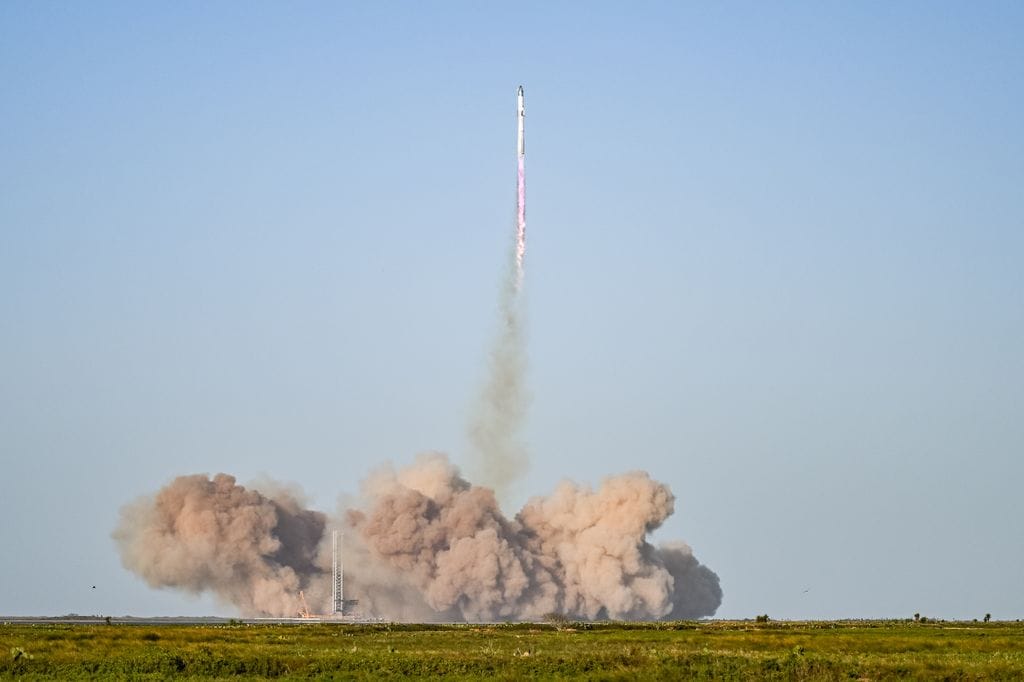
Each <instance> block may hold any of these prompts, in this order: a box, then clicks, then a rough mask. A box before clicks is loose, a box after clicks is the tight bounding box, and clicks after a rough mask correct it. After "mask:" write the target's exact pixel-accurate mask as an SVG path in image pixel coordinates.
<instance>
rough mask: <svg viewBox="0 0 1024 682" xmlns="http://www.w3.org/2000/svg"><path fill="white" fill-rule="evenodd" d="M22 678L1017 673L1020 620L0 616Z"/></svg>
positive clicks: (13, 670)
mask: <svg viewBox="0 0 1024 682" xmlns="http://www.w3.org/2000/svg"><path fill="white" fill-rule="evenodd" d="M0 657H2V658H0V677H2V678H8V677H18V678H21V679H81V678H89V679H97V678H102V679H109V678H115V679H132V680H136V679H165V678H167V677H171V676H180V677H183V678H190V679H213V678H223V677H234V678H264V677H278V678H283V679H292V678H310V677H323V678H334V679H367V680H369V679H379V678H382V677H407V676H421V677H431V678H434V677H447V678H450V679H464V680H471V679H495V678H497V679H521V678H526V677H534V678H586V679H621V680H634V679H664V680H678V679H694V678H697V679H702V678H703V679H709V678H714V679H737V680H739V679H780V680H781V679H801V680H889V679H949V680H982V679H984V680H992V679H1022V678H1024V623H1019V622H1015V623H975V622H938V623H934V622H929V623H915V622H908V621H843V622H778V623H776V622H770V623H753V622H743V621H709V622H679V623H651V624H630V623H575V624H573V623H564V624H561V625H560V626H559V627H555V626H553V625H547V624H512V625H439V626H432V625H395V624H391V625H388V624H372V625H351V624H333V623H321V624H290V625H282V624H255V623H253V624H246V623H242V624H234V623H231V624H216V625H180V624H168V625H126V624H116V623H115V624H111V625H106V624H105V623H100V624H84V625H83V624H78V625H71V624H56V623H45V624H0Z"/></svg>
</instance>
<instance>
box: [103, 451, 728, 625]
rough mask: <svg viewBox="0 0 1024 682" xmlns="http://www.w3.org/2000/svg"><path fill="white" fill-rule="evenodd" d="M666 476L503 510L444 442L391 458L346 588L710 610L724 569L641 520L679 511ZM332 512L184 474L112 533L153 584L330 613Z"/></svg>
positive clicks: (566, 487)
mask: <svg viewBox="0 0 1024 682" xmlns="http://www.w3.org/2000/svg"><path fill="white" fill-rule="evenodd" d="M673 507H674V497H673V495H672V493H671V492H670V491H669V489H668V487H667V486H665V485H663V484H661V483H658V482H656V481H654V480H652V479H651V478H650V477H649V476H648V475H647V474H645V473H642V472H634V473H629V474H625V475H621V476H616V477H612V478H608V479H606V480H605V481H604V482H603V483H602V484H601V486H600V487H599V488H598V489H597V490H591V489H590V488H587V487H585V486H579V485H576V484H573V483H568V482H566V483H563V484H562V485H560V486H559V487H558V488H557V489H556V490H555V492H554V493H553V494H552V495H550V496H549V497H537V498H534V499H531V500H530V501H529V502H527V504H526V505H525V506H524V507H523V509H522V510H521V511H520V512H519V514H517V515H516V516H515V518H512V519H508V518H506V517H505V516H504V515H503V514H502V513H501V511H500V509H499V507H498V504H497V502H496V500H495V496H494V492H493V491H492V490H491V489H489V488H484V487H478V486H473V485H471V484H470V483H469V482H467V481H466V480H465V479H463V478H462V477H461V476H460V475H459V473H458V471H457V470H456V468H455V467H454V466H452V465H451V464H450V463H449V462H448V460H447V458H445V457H444V456H443V455H439V454H432V455H423V456H421V457H420V458H419V459H418V460H417V461H416V463H415V464H414V465H412V466H410V467H408V468H405V469H402V470H398V471H395V470H394V469H390V468H386V469H382V470H381V471H379V472H377V473H376V474H374V475H373V476H371V477H370V478H369V479H368V480H367V481H365V482H364V484H363V490H362V499H361V501H360V502H359V503H358V504H356V505H354V506H352V507H351V508H349V509H347V510H345V511H344V512H343V514H342V518H341V519H339V520H338V521H337V522H336V524H335V525H336V526H337V527H339V528H340V529H342V530H343V531H344V533H345V568H346V587H347V595H346V596H348V597H354V598H357V599H359V600H360V604H359V610H360V611H361V612H362V613H363V614H364V615H366V616H373V617H383V618H387V619H391V620H415V621H431V620H470V621H493V620H521V619H525V620H532V619H539V618H542V617H544V616H545V615H546V614H548V613H561V614H564V615H567V616H572V617H579V618H588V619H598V618H614V619H665V618H672V619H679V618H697V617H702V616H709V615H712V614H713V613H714V612H715V610H716V609H717V608H718V606H719V604H720V603H721V599H722V591H721V588H720V587H719V583H718V577H717V576H716V575H715V574H714V573H713V572H712V571H710V570H709V569H708V568H707V567H705V566H703V565H701V564H700V563H699V562H698V561H697V560H696V559H695V558H694V557H693V554H692V553H691V551H690V548H689V547H687V546H686V545H683V544H675V545H669V546H664V547H654V546H653V545H651V544H650V543H649V542H648V541H647V535H648V534H649V533H650V532H651V531H653V530H654V529H656V528H657V527H658V526H660V525H661V524H662V523H663V522H664V520H665V519H666V518H667V517H668V516H669V515H670V514H672V512H673ZM325 528H326V524H325V517H324V515H322V514H320V513H319V512H315V511H309V510H304V509H301V508H299V507H298V505H297V503H296V501H295V499H294V498H293V497H291V496H288V495H281V496H275V497H272V498H271V497H266V496H264V495H262V494H261V493H259V492H256V491H253V490H246V489H245V488H243V487H241V486H238V485H236V484H235V482H234V479H233V478H231V477H230V476H226V475H223V474H221V475H218V476H216V477H215V478H214V479H213V480H210V479H208V478H206V477H205V476H187V477H182V478H178V479H175V480H174V481H173V482H172V483H171V484H170V485H168V486H167V487H166V488H164V489H163V490H161V491H160V492H159V493H157V495H155V496H154V497H153V498H146V499H142V500H139V501H137V502H136V503H134V504H133V505H131V506H129V507H127V508H126V509H125V510H124V512H123V514H122V519H121V525H120V526H119V527H118V529H117V530H116V531H115V533H114V537H115V538H116V540H117V542H118V544H119V547H120V549H121V555H122V561H123V562H124V564H125V566H126V567H127V568H129V569H130V570H132V571H134V572H136V573H138V574H139V575H141V576H142V577H143V578H145V579H146V580H147V582H149V583H150V584H151V585H154V586H158V587H178V588H181V589H185V590H189V591H192V592H199V591H203V590H210V591H213V592H214V593H216V594H217V595H219V596H220V597H221V598H222V599H224V600H225V601H227V602H229V603H231V604H234V605H235V606H237V607H238V608H239V610H240V611H241V612H242V613H243V614H244V615H247V616H253V615H274V616H290V615H294V614H295V613H296V612H297V611H298V608H299V601H298V591H299V590H305V591H306V593H307V597H309V603H310V606H311V607H312V608H313V610H314V611H317V610H319V611H321V612H327V610H328V606H329V604H328V602H329V599H328V595H329V591H330V584H329V583H330V578H329V576H330V565H329V563H330V557H329V551H325V550H326V549H327V548H326V547H325V546H324V545H325V544H326V543H328V542H329V538H328V536H329V533H326V532H325Z"/></svg>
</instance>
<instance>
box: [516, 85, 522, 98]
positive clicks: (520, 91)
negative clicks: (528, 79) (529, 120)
mask: <svg viewBox="0 0 1024 682" xmlns="http://www.w3.org/2000/svg"><path fill="white" fill-rule="evenodd" d="M516 94H517V95H519V96H520V97H522V96H523V86H522V85H520V86H519V91H518V92H517V93H516Z"/></svg>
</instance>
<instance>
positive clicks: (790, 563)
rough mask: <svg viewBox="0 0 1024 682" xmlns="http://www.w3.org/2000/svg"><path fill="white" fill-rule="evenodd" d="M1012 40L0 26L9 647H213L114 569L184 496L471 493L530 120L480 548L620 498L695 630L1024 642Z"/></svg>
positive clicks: (877, 8) (940, 18)
mask: <svg viewBox="0 0 1024 682" xmlns="http://www.w3.org/2000/svg"><path fill="white" fill-rule="evenodd" d="M1022 35H1024V5H1021V4H1020V3H1011V2H1005V3H1001V2H990V3H981V4H967V3H944V2H928V3H925V2H903V3H883V2H864V3H833V2H826V3H806V4H804V3H779V4H773V5H765V4H763V3H714V4H712V3H708V4H696V3H694V4H689V3H638V4H637V5H636V6H633V5H629V6H628V7H627V5H626V4H623V3H530V2H526V3H516V4H502V5H499V4H490V3H487V4H481V3H468V2H465V3H462V2H460V3H437V4H427V3H380V2H353V3H316V2H311V3H303V4H299V5H285V4H279V3H216V4H210V3H196V2H181V3H162V4H161V3H144V4H138V3H116V2H101V3H55V2H54V3H50V2H7V3H3V4H0V84H2V93H3V94H2V95H0V460H2V463H3V471H4V486H3V492H2V493H0V514H2V519H3V524H2V526H0V546H2V547H3V548H4V550H3V556H4V559H3V561H2V562H0V614H6V615H15V614H26V615H29V614H30V615H36V614H38V615H58V614H65V613H79V614H98V615H121V614H134V615H157V614H164V615H178V614H190V615H194V614H223V615H233V611H232V610H231V609H230V608H227V607H224V606H223V605H220V604H218V603H217V602H216V601H214V600H213V599H212V598H210V597H208V596H206V597H201V598H198V599H197V598H194V597H190V596H187V595H184V594H181V593H178V592H173V591H157V590H152V589H150V588H148V587H147V586H146V585H145V584H144V583H143V582H142V581H141V580H140V579H138V578H136V577H135V576H134V575H132V574H131V573H129V572H128V571H126V570H125V569H124V568H123V567H122V566H121V563H120V560H119V557H118V555H117V551H116V548H115V546H114V543H113V541H112V540H111V537H110V533H111V531H112V530H113V528H114V526H115V524H116V523H117V518H118V510H119V509H120V508H121V506H122V505H124V504H125V503H128V502H130V501H131V500H133V499H135V498H136V497H137V496H139V495H143V494H149V493H152V492H154V491H155V490H157V489H158V488H159V487H160V486H162V485H164V484H165V483H167V482H168V481H169V480H170V479H171V478H173V477H174V476H176V475H179V474H187V473H201V472H205V473H210V474H213V473H216V472H221V471H223V472H228V473H231V474H233V475H235V476H237V477H238V479H239V481H241V482H246V483H248V482H253V481H259V480H260V479H265V478H272V479H274V480H279V481H285V482H291V483H295V484H297V485H299V486H301V487H302V489H303V490H304V491H305V494H306V496H307V498H308V499H309V501H310V504H311V505H312V506H314V507H317V508H319V509H323V510H325V511H329V512H334V511H335V510H336V509H337V508H338V506H339V504H340V503H341V502H340V499H341V498H342V497H343V496H345V495H349V494H353V493H355V492H356V491H357V489H358V485H359V481H360V480H361V479H362V478H364V477H365V476H366V475H367V474H368V473H370V472H371V471H373V469H374V468H375V467H377V466H379V465H380V464H382V463H384V462H387V461H393V462H396V463H398V464H403V463H407V462H409V461H411V460H412V459H413V457H414V456H415V455H416V454H417V453H419V452H423V451H428V450H440V451H443V452H447V453H449V455H450V456H451V457H452V459H453V460H454V461H455V462H456V463H459V464H463V465H468V458H467V456H466V453H467V448H468V438H467V435H466V429H467V424H468V421H469V417H470V413H471V411H472V406H473V404H474V400H475V399H476V396H477V394H478V392H479V390H480V388H481V386H482V384H483V382H484V379H485V376H486V366H487V353H488V352H489V349H490V347H491V343H492V341H493V339H494V337H495V334H496V331H497V324H498V312H497V298H498V291H499V286H500V283H501V280H502V275H503V268H504V267H505V262H506V259H507V255H508V248H509V242H510V239H511V238H512V221H513V215H514V191H515V119H514V114H515V106H514V105H515V90H516V87H517V86H518V85H519V84H520V83H522V84H524V86H525V88H526V128H527V130H526V139H527V144H526V149H527V193H528V203H527V206H528V208H527V221H528V235H529V236H528V240H529V242H528V251H527V257H526V258H527V262H526V271H527V272H526V283H525V294H526V301H527V310H528V313H527V318H528V332H527V335H528V357H529V366H528V379H527V385H528V388H529V393H530V396H531V402H530V408H529V417H528V420H527V424H526V427H525V431H524V437H525V440H526V442H527V443H528V444H529V449H530V452H531V457H532V466H531V468H530V470H529V472H528V473H527V475H526V476H525V477H524V478H523V479H522V480H521V481H519V482H517V483H516V484H515V486H514V488H513V494H512V497H511V499H509V500H507V501H506V502H507V503H506V511H507V512H514V510H515V509H518V507H519V506H520V505H521V504H522V503H523V502H524V501H525V500H526V499H527V498H529V497H530V496H533V495H539V494H546V493H549V492H550V491H551V490H552V489H553V488H554V487H555V486H556V485H557V484H558V482H559V481H561V480H562V479H565V478H569V479H573V480H576V481H581V482H586V483H589V484H591V485H597V484H599V483H600V480H601V478H602V477H604V476H607V475H612V474H616V473H620V472H624V471H629V470H633V469H643V470H646V471H648V472H650V474H651V475H652V477H653V478H655V479H656V480H658V481H662V482H665V483H667V484H668V485H669V486H670V487H671V488H672V490H673V492H674V493H675V495H676V498H677V502H676V513H675V515H674V516H673V517H672V518H670V519H669V521H668V522H667V523H666V524H665V526H664V527H662V528H661V529H659V530H658V531H657V532H656V533H655V535H654V540H655V541H656V542H666V541H674V540H683V541H685V542H687V543H688V544H690V545H691V546H692V547H693V549H694V553H695V555H696V556H697V557H698V559H699V560H700V561H701V562H703V563H705V564H706V565H707V566H708V567H709V568H711V569H712V570H714V571H715V572H716V573H717V574H718V575H719V577H720V578H721V584H722V589H723V591H724V600H723V603H722V606H721V608H720V609H719V611H718V614H717V616H718V617H725V618H730V617H737V618H744V617H753V616H754V615H756V614H760V613H767V614H770V615H771V616H772V617H773V618H839V617H909V616H910V615H912V614H913V613H915V612H919V613H921V614H922V615H926V616H934V617H941V618H974V617H977V618H980V617H982V616H983V615H984V614H985V613H991V614H992V615H993V617H994V618H997V619H1000V618H1020V617H1024V592H1022V591H1021V590H1020V586H1019V583H1020V567H1021V566H1022V565H1024V542H1022V536H1021V527H1022V521H1024V519H1022V512H1021V507H1020V504H1019V498H1020V492H1019V491H1020V486H1021V481H1022V480H1024V451H1022V450H1024V448H1022V446H1024V352H1022V350H1021V349H1022V348H1024V274H1022V272H1024V268H1022V266H1021V263H1022V260H1024V202H1022V197H1024V193H1022V187H1024V128H1022V126H1021V123H1020V122H1021V120H1022V114H1024V43H1022V41H1021V39H1020V37H1021V36H1022ZM467 473H471V472H468V471H467ZM93 585H95V586H96V589H92V586H93Z"/></svg>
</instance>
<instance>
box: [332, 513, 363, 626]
mask: <svg viewBox="0 0 1024 682" xmlns="http://www.w3.org/2000/svg"><path fill="white" fill-rule="evenodd" d="M332 540H333V552H332V556H333V566H334V582H333V585H332V590H331V615H332V616H347V615H348V613H349V607H351V606H356V605H357V604H358V603H359V600H358V599H345V564H344V563H343V560H342V550H343V544H344V541H345V536H344V535H343V534H342V533H339V532H338V531H334V534H333V538H332Z"/></svg>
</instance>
